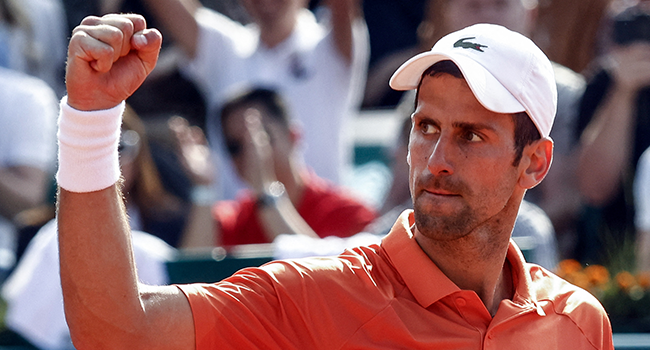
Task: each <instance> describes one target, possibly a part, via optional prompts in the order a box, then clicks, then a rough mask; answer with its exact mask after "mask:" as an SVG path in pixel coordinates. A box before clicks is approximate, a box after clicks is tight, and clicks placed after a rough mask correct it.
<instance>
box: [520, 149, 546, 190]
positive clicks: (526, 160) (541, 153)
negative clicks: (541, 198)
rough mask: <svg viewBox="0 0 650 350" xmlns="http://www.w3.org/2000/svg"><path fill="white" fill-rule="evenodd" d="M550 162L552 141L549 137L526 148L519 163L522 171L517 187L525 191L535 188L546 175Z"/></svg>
mask: <svg viewBox="0 0 650 350" xmlns="http://www.w3.org/2000/svg"><path fill="white" fill-rule="evenodd" d="M552 161H553V140H551V139H550V138H549V137H545V138H542V139H540V140H537V141H535V142H534V143H533V144H531V145H528V146H526V148H525V149H524V154H523V156H522V159H521V163H520V166H521V167H523V170H522V172H521V175H520V177H519V185H520V186H521V187H524V188H527V189H531V188H533V187H535V186H537V185H538V184H539V183H540V182H542V180H543V179H544V177H545V176H546V174H547V173H548V170H549V169H550V168H551V163H552Z"/></svg>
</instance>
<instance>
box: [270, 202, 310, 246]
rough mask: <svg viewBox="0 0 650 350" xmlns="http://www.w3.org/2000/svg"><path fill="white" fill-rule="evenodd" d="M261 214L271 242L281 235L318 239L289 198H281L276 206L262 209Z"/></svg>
mask: <svg viewBox="0 0 650 350" xmlns="http://www.w3.org/2000/svg"><path fill="white" fill-rule="evenodd" d="M259 213H260V218H261V220H262V225H263V226H264V232H265V233H266V236H267V238H268V239H269V241H271V242H273V240H274V239H275V238H276V237H277V236H278V235H281V234H293V235H305V236H308V237H312V238H318V235H317V234H316V232H314V230H313V229H312V228H311V227H309V225H308V224H307V223H306V222H305V220H304V219H303V218H302V217H301V216H300V214H298V211H297V210H296V208H295V207H294V206H293V204H292V203H291V201H290V200H289V198H287V197H280V198H278V199H277V201H276V202H275V204H273V205H268V206H265V207H263V208H260V209H259Z"/></svg>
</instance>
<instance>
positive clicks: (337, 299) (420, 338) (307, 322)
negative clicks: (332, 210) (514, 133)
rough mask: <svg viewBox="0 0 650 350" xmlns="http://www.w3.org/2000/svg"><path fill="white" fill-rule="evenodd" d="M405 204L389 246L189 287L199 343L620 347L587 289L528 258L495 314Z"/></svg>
mask: <svg viewBox="0 0 650 350" xmlns="http://www.w3.org/2000/svg"><path fill="white" fill-rule="evenodd" d="M412 224H413V214H412V211H406V212H404V213H403V214H402V215H401V216H400V218H399V219H398V220H397V222H396V223H395V226H394V227H393V229H392V230H391V232H390V233H389V234H388V236H386V238H384V240H383V241H382V243H381V244H380V245H372V246H369V247H359V248H355V249H352V250H350V251H347V252H345V253H343V254H342V255H340V256H338V257H328V258H307V259H299V260H287V261H277V262H271V263H269V264H266V265H264V266H262V267H261V268H249V269H244V270H242V271H240V272H238V273H236V274H235V275H233V276H231V277H229V278H227V279H225V280H223V281H221V282H219V283H216V284H194V285H182V286H179V288H180V289H181V290H182V291H183V292H184V293H185V295H186V296H187V298H188V299H189V301H190V305H191V308H192V313H193V317H194V324H195V328H196V341H197V349H216V348H219V349H222V348H223V349H544V350H548V349H613V348H614V347H613V344H612V332H611V326H610V323H609V320H608V318H607V316H606V314H605V311H604V310H603V308H602V306H601V305H600V303H599V302H598V301H597V300H596V299H595V298H594V297H593V296H592V295H591V294H589V293H588V292H586V291H584V290H582V289H580V288H578V287H575V286H573V285H571V284H569V283H567V282H565V281H564V280H562V279H561V278H559V277H557V276H555V275H553V274H552V273H550V272H548V271H547V270H545V269H543V268H541V267H539V266H537V265H532V264H527V263H525V261H524V258H523V256H522V254H521V252H520V251H519V249H518V248H517V247H516V246H515V244H514V243H513V242H511V243H510V247H509V249H508V254H507V259H508V261H509V262H510V264H511V265H512V267H513V269H512V270H513V282H514V285H515V287H516V292H515V296H514V298H513V300H504V301H502V302H501V304H500V306H499V309H498V311H497V313H496V315H495V316H494V317H491V316H490V313H489V312H488V311H487V309H486V308H485V306H484V304H483V303H482V302H481V300H480V299H479V297H478V295H477V294H476V293H475V292H474V291H468V290H460V289H459V288H458V287H457V286H456V285H455V284H454V283H453V282H452V281H451V280H449V279H448V278H447V277H446V276H445V275H444V274H443V273H442V272H441V271H440V270H439V269H438V267H437V266H436V265H435V264H434V263H433V262H432V261H431V260H430V259H429V258H428V257H427V255H426V254H425V253H424V252H423V251H422V249H421V248H420V247H419V245H418V244H417V242H416V241H415V239H414V237H413V235H412V233H411V230H410V227H411V225H412Z"/></svg>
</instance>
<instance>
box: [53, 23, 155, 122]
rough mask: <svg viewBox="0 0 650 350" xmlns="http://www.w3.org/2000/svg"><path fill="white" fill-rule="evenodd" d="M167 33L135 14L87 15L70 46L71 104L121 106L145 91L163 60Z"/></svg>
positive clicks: (68, 81) (86, 108) (68, 83)
mask: <svg viewBox="0 0 650 350" xmlns="http://www.w3.org/2000/svg"><path fill="white" fill-rule="evenodd" d="M161 43H162V35H160V32H158V31H157V30H156V29H147V28H146V22H145V19H144V17H142V16H139V15H134V14H128V15H106V16H104V17H101V18H100V17H94V16H90V17H86V18H85V19H84V20H83V21H82V22H81V25H79V26H78V27H77V28H75V29H74V30H73V32H72V38H71V39H70V45H69V47H68V62H67V67H66V87H67V91H68V104H69V105H70V106H71V107H73V108H76V109H79V110H84V111H90V110H100V109H107V108H111V107H114V106H116V105H118V104H119V103H120V102H122V101H123V100H125V99H126V98H127V97H129V96H131V94H133V92H135V90H136V89H137V88H138V87H140V85H141V84H142V82H143V81H144V79H145V78H146V77H147V75H148V74H149V73H150V72H151V71H152V70H153V68H154V67H155V65H156V61H157V60H158V53H159V51H160V45H161Z"/></svg>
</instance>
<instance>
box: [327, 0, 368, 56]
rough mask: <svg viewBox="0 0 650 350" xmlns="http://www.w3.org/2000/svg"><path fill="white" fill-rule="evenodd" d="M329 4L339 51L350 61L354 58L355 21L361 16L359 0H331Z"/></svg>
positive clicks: (335, 41)
mask: <svg viewBox="0 0 650 350" xmlns="http://www.w3.org/2000/svg"><path fill="white" fill-rule="evenodd" d="M327 6H328V7H329V8H330V11H331V13H332V34H333V37H334V43H335V44H336V48H337V49H338V51H339V53H340V54H341V56H342V57H343V58H345V60H346V61H347V62H348V63H350V64H351V63H352V59H353V58H354V57H353V55H354V36H353V24H354V21H355V20H357V19H358V18H360V17H361V13H362V11H361V4H360V2H359V1H358V0H329V1H328V2H327Z"/></svg>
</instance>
